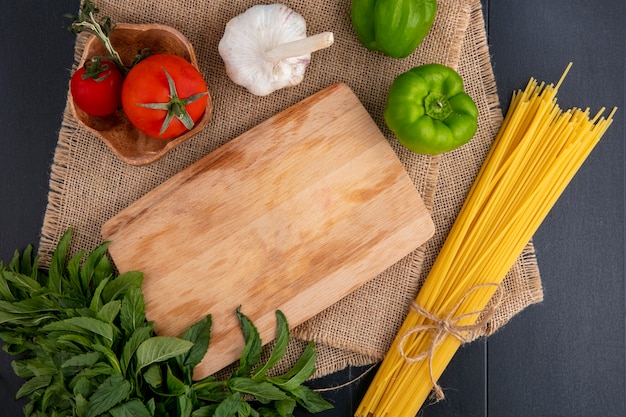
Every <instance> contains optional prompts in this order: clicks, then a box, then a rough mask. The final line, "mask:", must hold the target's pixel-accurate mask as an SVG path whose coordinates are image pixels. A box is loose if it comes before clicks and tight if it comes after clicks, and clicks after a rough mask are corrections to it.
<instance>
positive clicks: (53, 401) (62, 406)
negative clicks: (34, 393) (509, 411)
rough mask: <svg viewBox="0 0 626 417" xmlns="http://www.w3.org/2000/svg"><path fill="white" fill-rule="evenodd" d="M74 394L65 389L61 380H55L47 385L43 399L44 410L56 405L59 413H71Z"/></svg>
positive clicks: (42, 406)
mask: <svg viewBox="0 0 626 417" xmlns="http://www.w3.org/2000/svg"><path fill="white" fill-rule="evenodd" d="M71 399H72V394H71V393H70V392H69V391H67V390H66V389H65V386H64V385H63V383H62V382H61V380H57V381H53V382H52V383H51V384H50V385H48V387H46V389H45V391H44V393H43V397H42V399H41V408H42V410H47V409H48V408H50V407H51V406H54V408H55V410H58V413H59V414H60V413H71V409H72V402H71Z"/></svg>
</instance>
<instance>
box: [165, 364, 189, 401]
mask: <svg viewBox="0 0 626 417" xmlns="http://www.w3.org/2000/svg"><path fill="white" fill-rule="evenodd" d="M165 383H166V385H167V392H168V394H170V395H183V394H184V393H185V390H186V385H185V383H184V382H183V381H181V380H180V379H178V378H177V377H176V376H175V375H174V374H173V373H172V369H171V368H170V367H169V366H167V377H166V379H165Z"/></svg>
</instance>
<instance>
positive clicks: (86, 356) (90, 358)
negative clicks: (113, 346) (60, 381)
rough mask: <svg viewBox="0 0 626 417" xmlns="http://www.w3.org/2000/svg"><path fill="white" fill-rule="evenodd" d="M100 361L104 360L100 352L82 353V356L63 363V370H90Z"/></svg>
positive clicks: (76, 356) (73, 357)
mask: <svg viewBox="0 0 626 417" xmlns="http://www.w3.org/2000/svg"><path fill="white" fill-rule="evenodd" d="M100 359H102V354H100V352H87V353H82V354H80V355H75V356H72V357H71V358H70V359H68V360H66V361H65V362H63V364H62V365H61V368H70V367H80V368H88V367H91V366H94V365H95V364H96V363H97V362H98V361H99V360H100Z"/></svg>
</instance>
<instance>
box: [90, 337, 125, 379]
mask: <svg viewBox="0 0 626 417" xmlns="http://www.w3.org/2000/svg"><path fill="white" fill-rule="evenodd" d="M91 348H92V349H93V350H95V351H96V352H100V353H102V354H103V355H104V357H105V358H106V359H107V361H108V362H109V365H110V366H111V367H112V368H113V369H114V370H115V373H118V374H121V373H122V367H121V366H120V363H119V360H118V359H117V355H116V354H115V352H113V351H112V350H111V349H110V348H109V347H107V346H103V345H100V344H98V343H96V344H93V345H92V346H91Z"/></svg>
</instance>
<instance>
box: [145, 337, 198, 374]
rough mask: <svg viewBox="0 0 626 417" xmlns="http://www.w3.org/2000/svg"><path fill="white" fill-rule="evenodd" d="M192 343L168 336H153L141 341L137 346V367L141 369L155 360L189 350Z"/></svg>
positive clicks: (161, 360) (161, 359) (168, 357)
mask: <svg viewBox="0 0 626 417" xmlns="http://www.w3.org/2000/svg"><path fill="white" fill-rule="evenodd" d="M192 346H193V343H192V342H190V341H188V340H183V339H179V338H175V337H168V336H155V337H151V338H150V339H148V340H145V341H144V342H142V343H141V344H140V345H139V347H138V348H137V352H136V353H135V356H136V357H137V369H138V370H139V369H142V368H144V367H146V366H148V365H152V364H153V363H156V362H163V361H166V360H168V359H171V358H174V357H176V356H178V355H183V354H186V353H187V352H189V350H190V349H191V347H192Z"/></svg>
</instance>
